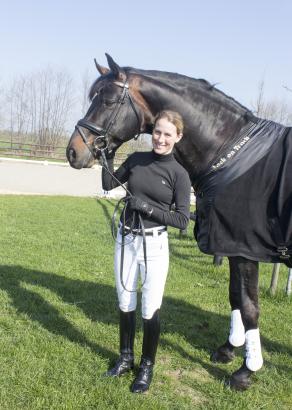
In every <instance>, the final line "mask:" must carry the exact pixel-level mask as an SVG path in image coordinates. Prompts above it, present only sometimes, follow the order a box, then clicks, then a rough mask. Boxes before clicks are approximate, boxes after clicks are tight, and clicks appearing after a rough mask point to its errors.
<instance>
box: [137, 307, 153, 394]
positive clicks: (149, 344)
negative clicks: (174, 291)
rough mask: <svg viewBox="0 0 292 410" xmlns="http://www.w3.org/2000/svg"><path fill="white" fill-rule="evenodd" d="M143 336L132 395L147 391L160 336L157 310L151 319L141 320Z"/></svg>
mask: <svg viewBox="0 0 292 410" xmlns="http://www.w3.org/2000/svg"><path fill="white" fill-rule="evenodd" d="M143 324H144V335H143V346H142V357H141V362H140V366H139V370H138V375H137V377H136V379H135V380H134V382H133V384H132V388H131V391H132V392H133V393H144V392H146V391H147V390H148V389H149V386H150V383H151V380H152V376H153V366H154V363H155V356H156V351H157V346H158V341H159V335H160V319H159V309H158V310H156V312H155V313H154V314H153V316H152V318H151V319H143Z"/></svg>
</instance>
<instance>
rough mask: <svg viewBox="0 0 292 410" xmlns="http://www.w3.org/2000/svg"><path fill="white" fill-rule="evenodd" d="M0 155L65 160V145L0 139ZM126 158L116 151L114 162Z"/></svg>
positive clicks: (119, 162)
mask: <svg viewBox="0 0 292 410" xmlns="http://www.w3.org/2000/svg"><path fill="white" fill-rule="evenodd" d="M1 156H2V157H11V158H23V159H35V160H51V161H62V162H64V161H65V162H67V158H66V146H57V147H53V146H52V145H40V144H31V143H26V142H13V141H8V140H0V157H1ZM126 158H127V154H123V153H117V155H116V161H115V163H116V164H117V165H119V164H121V163H122V162H123V161H124V160H125V159H126Z"/></svg>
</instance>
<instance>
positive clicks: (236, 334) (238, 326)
mask: <svg viewBox="0 0 292 410" xmlns="http://www.w3.org/2000/svg"><path fill="white" fill-rule="evenodd" d="M233 264H234V263H233V262H232V261H230V259H229V268H230V281H229V302H230V306H231V320H230V332H229V337H228V338H227V340H226V342H225V343H224V344H223V345H222V346H220V347H219V348H218V349H217V350H216V351H215V352H214V353H212V355H211V360H212V361H213V362H220V363H229V362H231V361H232V360H233V359H234V357H235V354H234V348H235V347H239V346H242V345H244V342H245V329H244V326H243V323H242V319H241V313H240V307H241V291H240V289H241V285H240V283H241V280H240V275H239V270H238V269H235V268H234V266H233Z"/></svg>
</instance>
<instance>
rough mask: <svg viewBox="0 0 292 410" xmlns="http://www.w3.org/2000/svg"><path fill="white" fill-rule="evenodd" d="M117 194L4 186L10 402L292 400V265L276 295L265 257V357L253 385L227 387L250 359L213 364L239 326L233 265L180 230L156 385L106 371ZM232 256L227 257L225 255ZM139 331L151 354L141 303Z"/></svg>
mask: <svg viewBox="0 0 292 410" xmlns="http://www.w3.org/2000/svg"><path fill="white" fill-rule="evenodd" d="M113 207H114V203H113V202H111V201H108V200H95V199H84V198H70V197H39V196H38V197H30V196H2V197H0V232H1V235H0V241H1V242H0V249H1V251H0V252H1V253H0V258H1V261H0V262H1V263H0V332H1V333H0V363H1V372H0V386H1V389H0V408H1V410H2V409H13V410H14V409H30V410H31V409H33V410H34V409H50V410H51V409H58V410H59V409H74V410H76V409H139V410H140V409H141V410H142V409H193V408H196V409H275V408H277V409H288V408H289V409H290V408H291V407H292V340H291V337H292V332H291V327H292V325H291V299H289V298H288V297H287V296H285V294H284V290H283V289H284V287H285V281H286V278H287V274H286V269H285V268H282V269H281V275H280V281H279V287H278V292H277V294H276V296H275V297H271V296H270V295H269V294H268V292H267V289H268V287H269V283H270V277H271V271H272V266H271V265H264V264H262V265H261V269H260V270H261V275H260V298H261V299H260V300H261V320H260V326H261V335H262V342H263V354H264V359H265V366H264V368H263V369H262V370H261V371H259V372H258V373H257V374H256V375H255V376H254V383H253V385H252V386H251V388H250V389H249V390H248V391H246V392H244V393H236V392H233V391H231V390H230V389H228V388H226V387H225V386H224V380H225V379H226V378H228V376H229V375H230V374H231V373H232V372H233V371H234V370H236V369H237V368H239V367H240V365H241V362H242V351H240V350H239V352H238V357H237V358H236V359H235V361H234V362H233V363H232V364H231V365H228V366H227V365H214V364H213V363H211V362H210V361H209V355H210V352H211V351H212V350H213V349H214V348H216V347H217V346H218V345H219V344H221V343H223V342H224V341H225V339H226V336H227V331H228V325H229V305H228V268H227V261H226V260H225V261H224V264H223V266H220V267H214V266H213V265H212V258H211V257H209V256H206V255H203V254H201V253H200V252H199V251H198V250H197V248H196V244H195V242H194V241H193V239H192V233H191V227H190V229H189V233H188V235H187V236H186V237H183V238H179V235H178V233H177V232H176V231H175V230H170V232H169V236H170V249H171V264H170V271H169V277H168V281H167V286H166V290H165V297H164V303H163V306H162V309H161V317H162V335H161V342H160V345H159V349H158V354H157V364H156V368H155V376H154V379H153V383H152V386H151V390H150V392H149V393H147V394H146V395H142V396H140V395H133V394H131V393H130V391H129V387H130V384H131V382H132V379H133V375H126V376H124V377H122V378H121V379H115V380H108V379H105V378H104V377H103V376H102V374H103V373H104V372H105V371H106V370H107V368H108V366H109V365H110V364H112V363H113V362H114V360H115V359H116V358H117V352H118V343H119V342H118V314H117V304H116V294H115V288H114V280H113V273H112V264H113V242H112V239H111V237H110V226H109V220H110V217H111V214H112V212H113ZM225 259H226V258H225ZM137 325H138V328H137V330H138V331H137V337H136V342H135V349H136V354H137V362H138V358H139V355H140V353H141V342H142V333H141V320H140V310H139V311H138V324H137Z"/></svg>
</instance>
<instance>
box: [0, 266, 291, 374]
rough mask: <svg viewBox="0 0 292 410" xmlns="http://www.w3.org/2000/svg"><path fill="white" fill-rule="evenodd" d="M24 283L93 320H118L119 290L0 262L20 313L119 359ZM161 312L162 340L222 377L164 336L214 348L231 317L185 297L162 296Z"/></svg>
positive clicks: (274, 347) (269, 345)
mask: <svg viewBox="0 0 292 410" xmlns="http://www.w3.org/2000/svg"><path fill="white" fill-rule="evenodd" d="M23 283H25V284H28V285H34V286H41V287H44V288H47V289H49V290H50V291H52V292H55V293H56V294H57V295H58V296H59V297H60V298H61V299H62V301H63V302H65V303H69V304H74V305H76V306H78V308H79V309H80V310H82V311H83V312H84V314H85V315H86V316H87V317H88V318H89V319H91V320H92V321H96V322H101V323H108V324H113V325H116V326H118V314H117V309H116V291H115V289H114V288H113V287H111V286H108V285H104V284H98V283H94V282H89V281H82V280H78V279H69V278H66V277H63V276H59V275H55V274H53V273H48V272H39V271H36V270H30V269H26V268H24V267H21V266H0V287H1V289H3V290H5V291H6V292H7V293H8V295H9V297H10V299H11V301H12V303H13V305H14V307H15V308H16V309H17V311H18V312H19V313H21V314H26V315H28V316H29V318H30V319H31V320H32V321H36V322H38V323H39V324H40V325H41V326H42V327H43V328H45V329H47V330H48V331H49V332H51V333H53V334H57V335H61V336H63V337H66V338H67V339H68V340H70V341H71V342H74V343H78V344H80V345H82V346H87V347H89V348H90V349H91V350H92V351H94V352H96V353H99V354H101V355H102V356H104V357H105V358H108V359H109V360H111V361H112V360H114V359H115V357H116V356H115V355H114V354H113V353H112V352H111V351H110V350H108V349H107V348H105V347H104V346H103V345H102V344H98V343H93V342H91V341H90V340H88V339H87V338H86V336H84V334H83V333H82V332H81V331H80V330H78V328H77V326H76V327H75V326H74V325H73V324H72V322H71V323H70V322H69V321H68V320H67V319H66V317H64V316H63V315H62V313H60V312H59V311H58V310H57V309H56V308H55V307H54V306H52V305H51V304H50V303H49V302H48V301H47V300H45V299H44V298H43V297H42V296H40V295H39V294H38V293H36V292H33V291H32V290H27V289H25V288H24V287H23ZM161 316H162V321H163V325H162V337H161V345H162V346H166V347H170V348H171V349H173V350H175V351H178V352H179V354H180V355H181V356H183V357H185V358H187V359H189V360H190V361H192V362H194V363H198V364H200V365H201V366H202V367H204V368H205V369H206V370H207V371H208V372H209V373H210V374H212V375H213V376H214V377H215V378H222V377H223V376H225V375H226V374H227V372H225V371H224V370H222V369H221V368H217V367H216V366H215V365H213V364H211V363H210V364H208V363H206V362H205V361H203V360H200V359H198V358H197V357H196V356H195V354H194V355H190V354H189V353H188V352H186V351H185V350H184V349H183V348H182V347H181V346H180V345H178V344H176V343H173V342H170V341H168V340H167V337H166V336H167V335H168V334H170V335H171V334H172V333H175V334H178V335H180V336H182V337H183V338H184V339H185V340H186V341H187V342H188V343H189V344H190V345H193V346H195V347H196V348H197V349H202V350H204V351H206V352H207V353H210V352H211V351H212V350H213V349H214V348H216V347H217V346H218V344H219V343H222V342H223V341H224V340H225V338H226V330H227V329H228V325H229V318H228V317H226V316H223V315H220V314H218V313H214V312H209V311H204V310H202V309H200V308H198V307H196V306H194V305H192V304H190V303H187V302H185V301H183V300H180V299H174V298H171V297H165V298H164V301H163V306H162V314H161ZM117 337H118V336H117ZM99 343H100V341H99ZM263 344H264V345H265V349H266V350H271V351H277V352H279V351H280V352H283V353H288V354H290V355H292V349H291V347H289V346H283V345H280V344H278V343H275V342H272V341H270V340H267V339H265V338H263ZM283 370H285V369H283ZM286 371H289V372H291V369H289V368H288V367H287V369H286Z"/></svg>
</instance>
